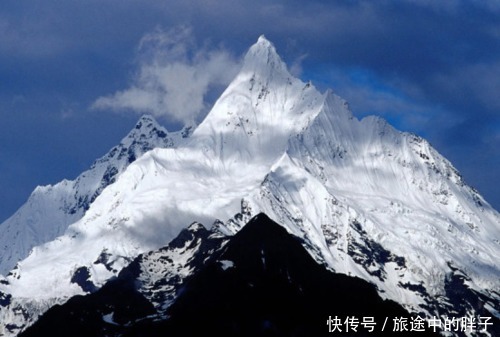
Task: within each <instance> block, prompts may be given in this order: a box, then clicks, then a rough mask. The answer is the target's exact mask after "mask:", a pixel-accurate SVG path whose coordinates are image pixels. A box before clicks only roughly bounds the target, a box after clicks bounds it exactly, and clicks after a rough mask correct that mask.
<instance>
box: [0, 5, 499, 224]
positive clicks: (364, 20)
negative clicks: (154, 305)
mask: <svg viewBox="0 0 500 337" xmlns="http://www.w3.org/2000/svg"><path fill="white" fill-rule="evenodd" d="M261 34H264V35H265V36H266V37H267V38H268V39H269V40H270V41H272V42H273V43H274V45H275V46H276V48H277V50H278V53H279V54H280V55H281V56H282V58H283V59H284V60H285V62H286V63H287V64H288V67H289V69H290V71H291V72H292V73H293V74H294V75H296V76H298V77H300V78H301V79H302V80H304V81H308V80H311V81H312V83H313V84H314V85H315V86H316V87H317V88H319V89H320V90H321V91H324V90H326V89H328V88H331V89H333V91H334V92H336V93H337V94H338V95H340V96H342V97H343V98H345V99H346V100H347V101H348V102H349V103H350V106H351V109H352V111H353V113H354V115H355V116H357V117H359V118H361V117H363V116H366V115H370V114H376V115H380V116H382V117H384V118H386V119H387V120H388V121H389V122H390V123H391V124H392V125H394V126H395V127H396V128H398V129H400V130H403V131H410V132H414V133H416V134H418V135H420V136H423V137H424V138H426V139H427V140H429V141H430V142H431V144H432V145H433V146H434V147H435V148H436V149H437V150H438V151H439V152H440V153H441V154H443V155H444V156H445V157H447V158H448V159H449V160H450V161H451V162H452V163H453V164H454V166H455V167H456V168H457V169H458V170H459V171H460V172H461V173H462V175H463V176H464V178H465V180H466V182H468V183H469V184H471V185H472V186H474V187H475V188H477V189H478V190H479V192H480V193H481V194H482V195H483V196H484V197H485V198H486V200H487V201H488V202H490V203H491V204H492V205H493V206H494V207H495V208H496V209H497V210H499V209H500V193H499V192H498V190H499V189H500V188H499V187H500V169H499V167H500V93H499V91H500V2H499V1H496V0H491V1H488V0H485V1H474V0H469V1H466V0H443V1H430V0H400V1H390V0H383V1H355V0H353V1H315V0H312V1H308V2H304V1H296V0H295V1H284V0H283V1H276V0H266V1H264V0H256V1H252V2H249V1H242V0H231V1H228V0H220V1H212V0H205V1H186V0H183V1H177V0H173V1H156V0H143V1H132V0H121V1H117V0H100V1H97V0H89V1H75V0H66V1H53V0H47V1H43V2H41V1H34V0H26V1H13V0H6V1H3V2H2V8H1V9H0V121H1V122H0V222H2V221H3V220H5V219H6V218H7V217H8V216H10V215H12V214H13V213H14V212H15V211H16V209H17V208H19V207H20V206H21V205H22V204H23V203H24V202H25V201H26V200H27V198H28V197H29V195H30V193H31V191H32V190H33V189H34V188H35V187H36V186H37V185H46V184H54V183H57V182H59V181H61V180H62V179H74V178H76V176H78V174H79V173H81V172H82V171H84V170H86V169H88V168H89V167H90V165H91V164H92V162H93V161H94V160H95V159H97V158H99V157H100V156H102V155H104V154H105V153H106V152H107V151H108V150H109V149H110V148H111V147H112V146H114V145H116V144H118V142H119V141H120V140H121V138H123V137H124V136H125V135H126V134H127V133H128V131H129V130H130V129H131V128H132V127H133V126H134V124H135V122H136V121H137V120H138V118H139V117H140V115H142V114H144V113H149V114H152V115H154V116H156V117H157V119H158V121H159V122H160V123H161V124H162V125H164V126H165V127H166V128H167V129H168V130H170V131H175V130H177V129H179V128H180V127H181V126H182V125H183V123H191V122H192V121H199V120H200V119H202V118H203V116H204V115H205V114H206V113H207V112H208V111H209V109H210V107H211V105H212V104H213V102H214V100H215V99H216V97H217V95H218V94H220V93H221V91H222V90H223V89H224V87H225V85H227V84H228V83H229V82H230V80H231V79H232V76H234V74H235V73H236V72H237V71H238V67H239V65H240V63H241V60H242V56H243V55H244V53H245V52H246V50H247V49H248V48H249V47H250V46H251V45H252V44H253V43H254V42H255V41H256V40H257V38H258V37H259V36H260V35H261Z"/></svg>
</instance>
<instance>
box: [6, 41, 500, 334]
mask: <svg viewBox="0 0 500 337" xmlns="http://www.w3.org/2000/svg"><path fill="white" fill-rule="evenodd" d="M115 180H116V181H115V182H114V183H112V184H108V185H107V186H105V187H103V189H102V191H101V192H100V194H99V195H98V196H97V197H96V198H95V200H93V202H92V203H89V204H88V209H87V210H86V212H85V214H82V215H83V216H82V217H81V218H80V219H76V220H75V222H74V223H72V224H70V225H69V226H67V228H65V230H64V233H63V234H62V235H60V236H58V237H57V238H54V240H52V241H49V242H46V243H44V244H41V245H39V246H37V247H35V248H33V250H32V251H31V252H30V254H29V255H28V256H27V257H26V258H24V259H22V260H20V261H18V263H17V267H16V269H14V270H13V271H12V272H11V273H10V274H9V275H8V276H7V277H6V278H5V279H3V280H0V322H2V323H0V329H1V328H2V324H4V329H6V330H8V331H12V332H10V333H14V332H15V331H19V329H22V327H23V326H25V325H26V324H30V323H31V322H33V321H34V320H35V319H36V317H37V315H39V314H41V313H42V312H44V311H45V310H47V309H48V308H49V307H50V306H52V305H53V304H55V303H62V302H65V301H66V300H67V299H68V298H70V297H72V296H74V295H77V294H85V293H87V292H89V291H94V290H95V289H99V288H100V287H102V286H103V285H104V284H105V283H106V282H107V281H108V280H109V279H111V278H113V277H115V276H116V275H117V274H118V273H119V271H120V270H122V269H123V268H124V267H125V266H127V265H128V264H129V263H130V261H132V260H133V259H134V257H136V256H138V255H139V254H142V253H145V252H147V251H154V250H157V249H158V248H159V247H162V246H164V245H166V244H167V243H168V242H170V241H171V240H172V239H173V238H175V237H176V236H177V235H178V234H179V233H180V232H181V231H182V230H184V229H185V228H186V227H187V226H188V225H189V224H191V223H193V222H194V221H196V222H199V223H204V224H209V225H210V224H213V225H212V226H211V230H214V231H215V232H218V233H220V234H221V235H233V234H235V233H237V232H238V231H239V230H240V229H241V228H242V227H243V225H244V224H245V223H246V222H247V221H248V220H249V219H250V218H251V217H252V216H254V215H256V214H258V213H261V212H262V213H265V214H267V215H268V216H269V217H270V218H271V219H273V220H274V221H276V222H277V223H279V224H281V225H282V226H283V227H284V228H285V229H286V230H287V231H288V232H289V233H291V234H293V235H295V236H296V237H299V238H300V239H301V242H302V244H303V246H304V247H305V248H306V249H307V251H308V252H309V254H311V256H312V257H313V258H314V259H315V260H316V261H317V262H318V263H319V264H321V265H323V266H324V267H325V268H327V269H330V270H333V271H336V272H337V273H342V274H346V275H351V276H356V277H359V278H362V279H364V280H366V281H368V282H370V283H371V284H373V285H374V286H375V287H376V289H377V290H378V292H379V294H380V296H382V297H383V298H386V299H390V300H393V301H395V302H398V303H399V304H400V305H402V306H403V307H404V308H405V309H406V310H408V311H409V312H412V313H418V314H421V315H423V316H427V317H432V316H436V317H442V316H449V317H452V316H454V317H455V316H474V317H476V316H484V317H491V316H495V315H497V316H498V313H499V312H500V304H499V303H500V298H499V294H500V282H499V280H500V267H499V265H498V256H499V255H500V241H499V239H498V238H499V228H500V216H499V214H498V212H496V211H495V210H494V209H493V208H492V207H491V206H490V205H489V204H488V203H487V202H486V201H485V200H484V199H483V198H482V197H481V196H480V195H479V194H478V192H477V191H475V190H474V189H473V188H471V187H470V186H468V185H467V184H466V183H465V182H464V181H463V179H462V177H461V176H460V174H459V173H458V171H457V170H456V169H455V168H454V167H453V166H452V164H451V163H450V162H449V161H447V160H446V159H445V158H444V157H442V156H441V155H440V154H439V153H438V152H437V151H436V150H435V149H433V148H432V146H431V145H430V144H429V143H428V142H427V141H425V140H424V139H422V138H420V137H418V136H416V135H413V134H409V133H403V132H400V131H398V130H396V129H394V128H393V127H392V126H390V125H389V124H388V123H387V122H386V121H384V120H383V119H381V118H379V117H373V116H372V117H366V118H364V119H362V120H358V119H357V118H355V117H354V116H353V115H352V113H351V112H350V111H349V108H348V104H347V103H346V102H345V101H344V100H343V99H342V98H340V97H338V96H336V95H335V94H333V93H332V92H331V91H327V92H326V93H320V92H318V90H316V89H315V88H314V86H313V85H311V84H310V83H304V82H302V81H301V80H300V79H297V78H294V77H293V76H291V75H290V73H289V72H288V71H287V69H286V65H285V64H284V63H283V62H282V61H281V59H280V57H279V56H278V54H277V53H276V50H275V48H274V46H273V45H272V44H271V43H270V42H269V41H267V40H266V39H265V38H264V37H260V38H259V40H258V41H257V43H256V44H255V45H253V46H252V47H251V48H250V49H249V51H248V53H247V55H246V56H245V59H244V64H243V67H242V69H241V71H240V73H239V74H238V75H237V76H236V77H235V79H234V80H233V82H232V83H231V84H230V85H229V86H228V88H227V89H226V90H225V91H224V93H223V94H222V95H221V97H220V98H219V99H218V100H217V102H216V103H215V104H214V106H213V108H212V110H211V111H210V112H209V114H208V115H207V116H206V118H205V120H204V121H203V122H202V123H200V125H199V126H198V127H197V128H196V129H195V130H194V131H193V133H192V135H191V136H190V137H189V138H188V139H186V140H185V141H183V142H181V143H180V144H178V145H177V146H175V147H166V148H165V147H158V148H155V149H152V150H150V151H147V152H145V153H144V154H142V155H141V156H138V157H137V158H136V160H135V161H133V162H132V163H130V164H129V165H128V166H127V167H126V168H124V170H123V172H121V174H120V175H119V176H118V175H117V176H116V179H115ZM75 193H80V192H79V191H77V192H75ZM7 250H8V249H7ZM183 256H184V255H183ZM184 258H185V257H182V258H181V257H180V256H178V259H180V261H184V260H183V259H184ZM82 273H83V274H82ZM186 273H187V274H189V271H186ZM185 276H186V275H183V276H182V277H185ZM71 280H80V281H79V282H72V281H71ZM90 285H91V286H90ZM2 299H3V300H2ZM3 322H7V323H6V324H7V325H8V326H10V327H11V328H10V329H7V328H6V327H5V326H6V325H5V323H3ZM14 325H15V326H16V328H12V326H14ZM16 329H17V330H16ZM0 331H1V330H0Z"/></svg>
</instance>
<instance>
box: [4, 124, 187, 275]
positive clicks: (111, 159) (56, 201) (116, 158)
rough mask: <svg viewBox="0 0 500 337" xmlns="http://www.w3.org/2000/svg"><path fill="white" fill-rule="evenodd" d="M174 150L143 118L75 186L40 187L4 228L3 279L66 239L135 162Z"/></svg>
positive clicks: (64, 183)
mask: <svg viewBox="0 0 500 337" xmlns="http://www.w3.org/2000/svg"><path fill="white" fill-rule="evenodd" d="M175 137H178V136H175ZM173 144H174V141H173V137H172V136H169V135H167V132H166V130H165V129H164V128H163V127H162V126H160V125H159V124H158V123H157V122H156V121H155V120H154V119H153V117H151V116H143V117H142V118H141V119H140V120H139V121H138V123H137V124H136V126H135V127H134V129H132V131H131V132H130V133H129V134H128V135H127V136H126V137H125V138H123V139H122V141H121V142H120V144H119V145H117V146H115V147H114V148H112V149H111V150H110V151H109V152H108V153H107V154H106V155H104V156H103V157H101V158H100V159H98V160H96V161H95V162H94V163H93V164H92V166H91V167H90V169H89V170H87V171H85V172H83V173H82V174H81V175H80V176H78V177H77V178H76V179H75V180H72V181H70V180H63V181H62V182H60V183H58V184H56V185H53V186H52V185H48V186H38V187H37V188H36V189H35V190H34V191H33V193H32V194H31V196H30V197H29V199H28V201H27V202H26V203H25V204H24V205H23V206H22V207H21V208H20V209H19V210H18V211H17V212H16V213H14V215H12V216H11V217H10V218H9V219H7V220H6V221H4V222H3V223H2V224H0V232H1V233H2V235H1V236H0V274H3V275H6V274H7V273H8V272H9V271H10V270H11V269H12V268H14V266H15V264H16V263H17V262H18V261H20V260H22V259H23V258H25V257H26V256H27V255H28V253H29V251H30V250H31V249H32V248H33V247H35V246H38V245H40V244H43V243H45V242H49V241H52V240H53V239H55V238H56V237H58V236H59V235H61V234H63V233H64V231H65V230H66V228H67V227H68V226H69V225H70V224H71V223H73V222H75V221H77V220H79V219H80V218H81V217H82V216H83V214H84V213H85V211H86V210H87V209H88V208H89V207H90V204H91V203H92V202H93V201H94V200H95V198H96V197H97V196H98V195H99V194H100V193H101V192H102V190H103V189H104V188H105V187H106V186H108V185H109V184H111V183H113V182H114V181H115V180H116V178H117V177H118V176H119V175H120V173H121V172H123V170H124V169H125V168H126V167H127V166H128V165H129V164H130V163H131V162H133V161H135V159H136V158H138V157H140V156H141V155H142V154H143V153H144V152H146V151H149V150H151V149H153V148H156V147H172V146H173Z"/></svg>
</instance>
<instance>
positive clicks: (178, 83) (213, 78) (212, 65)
mask: <svg viewBox="0 0 500 337" xmlns="http://www.w3.org/2000/svg"><path fill="white" fill-rule="evenodd" d="M239 67H240V65H239V60H238V59H237V58H235V57H234V56H233V55H232V54H231V53H229V52H228V51H227V50H225V49H223V48H221V47H218V48H213V47H210V46H208V44H207V43H205V45H204V46H202V47H198V45H197V43H196V41H195V39H194V38H193V34H192V31H191V29H190V28H189V27H176V28H173V29H171V30H169V31H164V30H163V29H161V28H157V29H156V30H155V31H154V32H152V33H148V34H146V35H145V36H144V37H143V38H142V39H141V41H140V43H139V47H138V71H137V73H136V74H135V75H134V77H133V80H132V83H131V85H130V87H129V88H128V89H125V90H122V91H118V92H116V93H114V94H112V95H108V96H103V97H100V98H98V99H97V100H96V101H95V102H94V103H93V104H92V108H93V109H99V110H113V111H118V112H122V111H128V112H133V113H137V114H143V113H149V114H152V115H154V116H157V117H166V118H168V119H170V120H172V121H177V122H183V123H185V124H188V123H194V122H195V121H196V120H197V118H198V117H199V116H200V114H202V113H203V112H205V111H206V109H207V105H208V102H207V100H206V98H207V94H208V93H209V90H210V89H212V88H213V87H220V86H225V85H227V84H228V83H229V82H230V81H231V80H232V79H233V77H234V76H235V75H236V72H237V71H238V69H239Z"/></svg>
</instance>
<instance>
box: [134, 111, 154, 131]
mask: <svg viewBox="0 0 500 337" xmlns="http://www.w3.org/2000/svg"><path fill="white" fill-rule="evenodd" d="M152 124H156V125H159V124H158V122H157V121H156V119H155V118H154V117H153V116H152V115H149V114H144V115H142V116H141V118H139V120H138V121H137V123H136V124H135V127H136V129H139V128H141V127H142V125H145V126H150V125H152Z"/></svg>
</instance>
